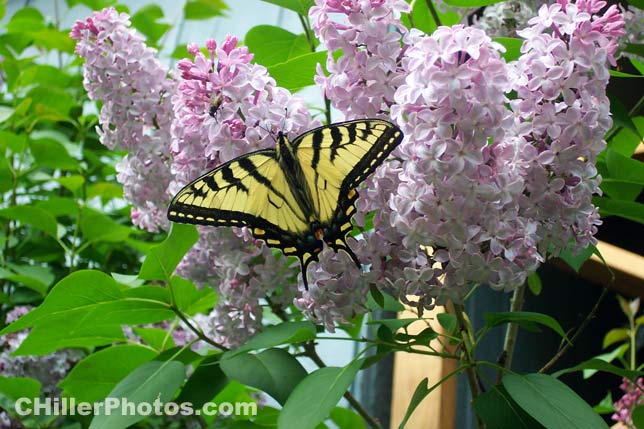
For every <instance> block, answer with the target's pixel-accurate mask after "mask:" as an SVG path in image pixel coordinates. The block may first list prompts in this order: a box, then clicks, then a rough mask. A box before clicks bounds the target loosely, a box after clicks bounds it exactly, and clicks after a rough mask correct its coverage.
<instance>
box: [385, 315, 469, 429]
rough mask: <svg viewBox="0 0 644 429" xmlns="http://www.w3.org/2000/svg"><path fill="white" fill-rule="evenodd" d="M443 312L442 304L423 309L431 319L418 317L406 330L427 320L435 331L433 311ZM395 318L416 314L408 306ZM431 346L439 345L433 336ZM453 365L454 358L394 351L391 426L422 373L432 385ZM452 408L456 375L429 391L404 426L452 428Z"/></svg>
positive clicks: (421, 326) (437, 327)
mask: <svg viewBox="0 0 644 429" xmlns="http://www.w3.org/2000/svg"><path fill="white" fill-rule="evenodd" d="M440 312H444V308H443V307H436V308H435V309H434V310H433V311H429V312H425V313H424V314H423V317H428V318H432V319H434V320H431V321H426V320H419V321H417V322H414V323H413V324H412V325H410V326H409V332H410V333H413V334H417V333H419V332H420V331H422V330H423V329H424V328H426V327H427V322H430V326H431V327H432V328H433V329H434V330H435V331H437V332H441V330H442V329H441V327H440V325H439V324H438V322H437V321H436V320H435V319H436V315H437V314H438V313H440ZM398 317H399V318H413V317H418V315H417V314H416V312H415V311H413V310H411V309H408V310H405V311H403V312H401V313H400V314H399V315H398ZM432 346H433V347H436V348H437V349H440V344H438V342H437V341H436V340H434V342H433V343H432ZM455 368H456V361H455V360H454V359H444V358H440V357H435V356H426V355H420V354H412V353H403V352H399V353H396V355H395V358H394V379H393V388H392V389H393V392H392V400H391V429H397V428H398V425H399V424H400V422H401V421H402V419H403V417H404V416H405V412H406V411H407V407H408V406H409V401H410V400H411V397H412V395H413V393H414V391H415V390H416V387H417V386H418V383H420V381H421V380H422V379H424V378H425V377H427V378H428V379H429V385H430V386H432V385H433V384H434V383H436V382H437V381H438V380H440V379H441V378H443V377H444V376H445V375H447V374H448V373H449V372H451V371H453V370H454V369H455ZM455 409H456V379H455V378H454V377H452V378H450V379H449V380H448V381H447V382H445V383H443V384H442V385H441V386H440V387H438V388H437V389H436V390H434V391H433V392H432V393H430V394H429V395H428V396H427V397H426V398H425V399H424V400H423V402H421V404H420V405H419V406H418V408H416V411H415V412H414V413H413V414H412V417H411V419H409V421H408V422H407V425H406V426H405V429H454V427H455V426H454V425H455Z"/></svg>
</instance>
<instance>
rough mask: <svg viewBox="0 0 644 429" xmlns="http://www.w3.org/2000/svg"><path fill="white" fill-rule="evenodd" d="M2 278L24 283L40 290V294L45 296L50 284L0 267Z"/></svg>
mask: <svg viewBox="0 0 644 429" xmlns="http://www.w3.org/2000/svg"><path fill="white" fill-rule="evenodd" d="M0 279H5V280H8V281H11V282H14V283H17V284H19V285H23V286H25V287H27V288H29V289H31V290H33V291H35V292H38V294H40V296H45V294H47V289H48V286H47V285H46V284H44V283H43V282H41V281H40V280H38V279H36V278H33V277H30V276H26V275H23V274H13V273H12V272H11V271H7V270H1V269H0Z"/></svg>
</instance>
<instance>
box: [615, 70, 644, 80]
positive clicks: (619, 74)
mask: <svg viewBox="0 0 644 429" xmlns="http://www.w3.org/2000/svg"><path fill="white" fill-rule="evenodd" d="M608 73H609V74H610V75H611V76H613V77H624V78H627V79H633V78H644V76H642V75H641V74H631V73H624V72H621V71H617V70H609V71H608Z"/></svg>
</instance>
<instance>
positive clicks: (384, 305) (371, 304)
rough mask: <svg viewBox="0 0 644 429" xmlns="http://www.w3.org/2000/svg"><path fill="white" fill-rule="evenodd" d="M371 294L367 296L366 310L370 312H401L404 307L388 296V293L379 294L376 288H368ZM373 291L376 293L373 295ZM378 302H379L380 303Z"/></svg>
mask: <svg viewBox="0 0 644 429" xmlns="http://www.w3.org/2000/svg"><path fill="white" fill-rule="evenodd" d="M369 289H370V291H371V293H370V294H369V295H368V296H367V304H366V306H367V308H368V309H370V310H385V311H395V312H399V311H403V310H404V309H405V307H404V306H403V305H402V304H401V303H400V301H398V300H397V299H395V298H394V297H392V296H391V295H389V294H388V293H381V292H380V291H379V290H378V288H377V287H373V288H371V287H370V288H369ZM374 291H377V292H378V293H376V294H374ZM378 301H381V302H380V303H379V302H378Z"/></svg>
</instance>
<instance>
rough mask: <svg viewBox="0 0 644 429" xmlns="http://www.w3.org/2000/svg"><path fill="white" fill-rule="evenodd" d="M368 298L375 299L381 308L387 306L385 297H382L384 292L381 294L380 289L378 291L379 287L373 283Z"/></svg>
mask: <svg viewBox="0 0 644 429" xmlns="http://www.w3.org/2000/svg"><path fill="white" fill-rule="evenodd" d="M368 298H370V299H373V301H374V302H375V303H376V304H377V305H378V306H379V307H380V308H383V307H384V306H385V297H384V296H383V295H382V292H380V289H378V286H376V285H375V284H373V283H372V284H370V285H369V296H368Z"/></svg>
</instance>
